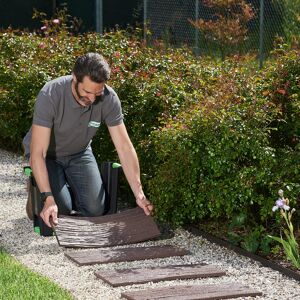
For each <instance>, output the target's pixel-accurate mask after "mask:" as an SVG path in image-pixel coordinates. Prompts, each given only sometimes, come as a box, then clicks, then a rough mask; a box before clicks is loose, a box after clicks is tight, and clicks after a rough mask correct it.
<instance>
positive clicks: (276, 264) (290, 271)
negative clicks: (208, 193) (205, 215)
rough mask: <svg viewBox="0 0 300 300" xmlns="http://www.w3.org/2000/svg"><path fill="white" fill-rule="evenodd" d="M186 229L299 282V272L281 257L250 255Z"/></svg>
mask: <svg viewBox="0 0 300 300" xmlns="http://www.w3.org/2000/svg"><path fill="white" fill-rule="evenodd" d="M187 229H188V230H189V231H190V232H192V233H193V234H194V235H197V236H202V237H204V238H205V239H207V240H208V241H210V242H212V243H216V244H218V245H220V246H223V247H226V248H229V249H231V250H233V251H234V252H236V253H237V254H240V255H243V256H246V257H249V258H251V259H254V260H256V261H258V262H260V263H261V264H262V265H263V266H265V267H269V268H272V269H273V270H276V271H278V272H280V273H282V274H283V275H286V276H288V277H290V278H293V279H295V280H297V281H299V282H300V272H299V271H298V270H296V269H295V268H294V267H293V266H292V265H291V264H290V263H289V262H288V261H285V260H284V258H283V257H282V260H279V259H278V258H273V257H272V256H269V257H266V258H265V257H262V256H260V255H257V254H254V253H251V252H249V251H247V250H245V249H243V248H240V247H238V246H235V245H233V244H232V243H230V242H229V241H227V240H225V239H222V238H219V237H216V236H214V235H212V234H210V233H207V232H204V231H202V230H201V229H199V228H198V227H196V226H194V225H189V226H187Z"/></svg>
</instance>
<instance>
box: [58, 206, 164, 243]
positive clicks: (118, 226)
mask: <svg viewBox="0 0 300 300" xmlns="http://www.w3.org/2000/svg"><path fill="white" fill-rule="evenodd" d="M54 232H55V234H56V237H57V240H58V243H59V245H60V246H63V247H72V248H97V247H105V246H117V245H124V244H133V243H137V242H143V241H146V240H149V239H152V238H155V237H158V236H159V235H160V232H159V229H158V227H157V225H156V223H155V222H154V220H153V218H152V217H151V216H146V215H145V213H144V211H143V210H142V209H141V208H139V207H137V208H133V209H128V210H126V211H124V212H120V213H117V214H112V215H106V216H100V217H71V216H62V217H60V218H59V220H58V225H57V226H56V227H55V229H54Z"/></svg>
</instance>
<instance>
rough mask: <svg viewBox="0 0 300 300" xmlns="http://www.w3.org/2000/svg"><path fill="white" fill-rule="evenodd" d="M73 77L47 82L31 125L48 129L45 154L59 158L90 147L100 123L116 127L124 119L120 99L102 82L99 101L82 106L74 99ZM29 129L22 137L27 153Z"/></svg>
mask: <svg viewBox="0 0 300 300" xmlns="http://www.w3.org/2000/svg"><path fill="white" fill-rule="evenodd" d="M71 83H72V76H71V75H68V76H63V77H59V78H57V79H54V80H52V81H49V82H48V83H46V84H45V86H44V87H43V88H42V89H41V91H40V92H39V94H38V97H37V100H36V102H35V106H34V115H33V122H32V123H33V124H36V125H40V126H44V127H48V128H51V129H52V131H51V138H50V145H49V148H48V152H47V155H48V156H54V157H61V156H67V155H72V154H76V153H79V152H81V151H83V150H85V149H87V148H88V147H89V146H90V143H91V141H92V138H93V137H94V135H95V134H96V131H97V129H98V128H99V127H100V124H101V123H105V124H106V125H107V126H116V125H119V124H121V123H122V122H123V114H122V109H121V103H120V100H119V98H118V96H117V94H116V93H115V91H114V90H113V89H112V88H111V87H109V86H108V85H105V89H104V93H103V96H102V98H101V101H97V100H96V101H95V102H94V103H93V104H92V105H90V106H87V107H83V106H81V105H80V104H79V103H78V102H77V101H76V100H75V98H74V96H73V94H72V89H71ZM30 140H31V128H30V130H29V132H28V133H27V134H26V136H25V137H24V139H23V144H24V148H25V155H28V154H29V149H30Z"/></svg>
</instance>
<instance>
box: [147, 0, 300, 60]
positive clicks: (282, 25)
mask: <svg viewBox="0 0 300 300" xmlns="http://www.w3.org/2000/svg"><path fill="white" fill-rule="evenodd" d="M212 2H213V1H212ZM215 2H220V1H217V0H216V1H215ZM245 2H246V4H248V5H249V6H250V7H251V10H252V13H253V16H252V17H251V19H250V20H249V21H247V22H246V23H245V24H244V27H245V33H244V36H243V39H242V40H241V41H240V42H238V43H230V41H229V42H228V43H227V44H226V43H225V42H222V40H221V41H220V40H218V39H215V40H214V39H213V38H212V37H210V38H209V37H208V36H207V34H205V33H204V32H203V31H201V30H199V29H197V28H195V26H193V25H192V24H191V22H190V21H189V20H192V21H195V20H200V19H201V20H203V21H205V22H208V21H210V20H211V21H214V20H216V19H217V13H220V12H219V11H218V10H216V8H215V7H213V6H209V5H207V2H206V1H205V0H163V1H161V0H144V1H143V5H144V26H145V27H144V30H145V35H144V37H145V38H146V39H147V42H148V43H149V44H151V43H153V41H154V40H156V39H160V40H163V41H164V43H165V44H166V45H168V46H172V47H179V46H182V45H187V46H189V47H191V48H192V49H193V50H194V52H195V54H196V55H210V56H213V57H217V58H220V57H222V55H223V54H224V53H225V54H226V55H232V54H245V53H253V54H255V55H257V57H258V58H259V59H260V60H261V62H262V61H263V60H264V59H265V58H266V57H267V56H268V54H269V53H270V51H271V50H272V49H273V48H274V45H275V44H276V41H277V40H278V39H279V38H283V39H284V40H285V41H286V42H287V43H290V44H291V43H292V41H293V39H295V38H296V39H298V41H299V32H300V0H252V1H250V0H249V1H245ZM146 33H147V34H146ZM222 51H223V52H224V53H222Z"/></svg>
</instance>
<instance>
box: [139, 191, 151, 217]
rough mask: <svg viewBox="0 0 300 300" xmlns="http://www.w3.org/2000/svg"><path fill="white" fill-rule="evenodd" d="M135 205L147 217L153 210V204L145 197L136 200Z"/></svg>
mask: <svg viewBox="0 0 300 300" xmlns="http://www.w3.org/2000/svg"><path fill="white" fill-rule="evenodd" d="M136 203H137V205H138V206H139V207H140V208H142V209H143V210H144V213H145V214H146V215H147V216H149V215H150V214H151V213H152V212H153V209H154V206H153V204H151V202H150V201H149V200H148V199H147V198H146V197H145V196H143V197H140V198H139V197H138V198H136Z"/></svg>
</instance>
